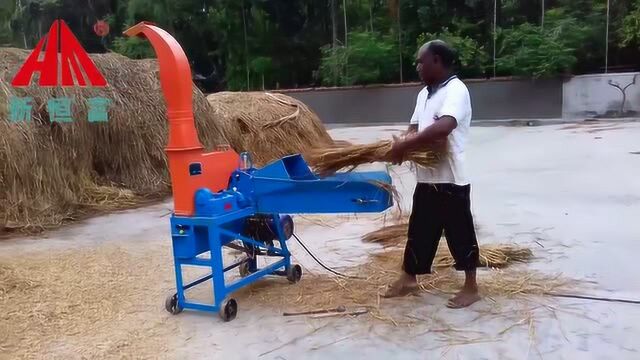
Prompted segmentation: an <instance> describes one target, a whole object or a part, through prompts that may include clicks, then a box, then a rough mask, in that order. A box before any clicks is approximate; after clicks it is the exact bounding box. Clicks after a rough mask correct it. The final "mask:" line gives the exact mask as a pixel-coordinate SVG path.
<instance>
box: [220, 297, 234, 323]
mask: <svg viewBox="0 0 640 360" xmlns="http://www.w3.org/2000/svg"><path fill="white" fill-rule="evenodd" d="M219 314H220V317H221V318H222V320H224V321H225V322H227V321H231V320H233V319H235V318H236V315H238V303H237V302H236V300H235V299H233V298H231V299H225V300H224V301H223V302H222V304H220V312H219Z"/></svg>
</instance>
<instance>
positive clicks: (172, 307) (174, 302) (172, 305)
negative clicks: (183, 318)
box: [164, 294, 182, 315]
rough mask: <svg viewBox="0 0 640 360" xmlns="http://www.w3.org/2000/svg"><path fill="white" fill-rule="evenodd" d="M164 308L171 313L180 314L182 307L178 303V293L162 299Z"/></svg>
mask: <svg viewBox="0 0 640 360" xmlns="http://www.w3.org/2000/svg"><path fill="white" fill-rule="evenodd" d="M164 308H165V309H166V310H167V311H168V312H169V313H170V314H173V315H177V314H180V313H181V312H182V307H181V306H180V305H178V294H173V295H169V296H167V299H166V300H165V301H164Z"/></svg>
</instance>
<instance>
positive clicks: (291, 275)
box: [287, 264, 302, 283]
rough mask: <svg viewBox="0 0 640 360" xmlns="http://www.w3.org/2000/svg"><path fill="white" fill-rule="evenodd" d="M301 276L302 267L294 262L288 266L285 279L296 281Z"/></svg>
mask: <svg viewBox="0 0 640 360" xmlns="http://www.w3.org/2000/svg"><path fill="white" fill-rule="evenodd" d="M301 278H302V267H300V265H298V264H295V265H291V266H290V267H289V270H288V271H287V280H289V282H291V283H297V282H298V281H300V279H301Z"/></svg>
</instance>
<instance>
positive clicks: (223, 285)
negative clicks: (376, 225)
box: [167, 155, 393, 320]
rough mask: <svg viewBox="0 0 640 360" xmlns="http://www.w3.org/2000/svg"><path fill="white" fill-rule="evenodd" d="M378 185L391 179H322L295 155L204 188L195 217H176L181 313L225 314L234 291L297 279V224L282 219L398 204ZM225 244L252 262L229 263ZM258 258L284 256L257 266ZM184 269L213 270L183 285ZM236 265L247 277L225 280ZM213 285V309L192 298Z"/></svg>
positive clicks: (377, 175) (379, 175) (366, 175)
mask: <svg viewBox="0 0 640 360" xmlns="http://www.w3.org/2000/svg"><path fill="white" fill-rule="evenodd" d="M380 183H383V184H390V183H391V177H390V176H389V174H387V173H385V172H360V173H359V172H352V173H340V174H336V175H335V176H331V177H326V178H319V177H317V176H316V175H315V174H314V173H313V172H312V171H311V170H310V169H309V166H308V165H307V163H306V162H305V161H304V159H303V158H302V156H300V155H292V156H287V157H284V158H282V159H280V160H277V161H274V162H272V163H271V164H269V165H267V166H265V167H263V168H261V169H255V168H249V169H242V170H241V169H238V170H237V171H235V172H234V173H233V174H232V176H231V179H230V181H229V187H228V189H227V190H225V191H221V192H218V193H214V192H212V191H210V190H208V189H206V188H205V189H200V190H198V191H197V192H196V194H195V199H194V201H195V215H194V216H193V217H183V216H175V215H174V216H172V217H171V237H172V241H173V254H174V263H175V272H176V288H177V293H176V294H175V295H174V297H175V301H176V304H175V306H176V308H177V309H180V310H181V309H195V310H203V311H212V312H217V311H223V310H224V309H223V302H225V301H226V300H225V299H229V294H230V293H232V292H233V291H235V290H237V289H239V288H241V287H243V286H246V285H249V284H251V283H253V282H255V281H256V280H259V279H260V278H262V277H264V276H266V275H285V276H289V277H291V274H292V265H291V256H290V253H289V250H288V248H287V244H286V241H287V239H288V238H289V237H290V236H291V235H292V233H293V221H292V219H291V217H289V216H285V215H282V214H304V213H325V214H326V213H370V212H382V211H385V210H386V209H388V208H389V207H391V206H392V205H393V199H392V197H391V195H390V194H389V192H387V191H386V190H384V188H382V187H381V186H380ZM224 246H227V247H232V248H235V249H239V250H242V251H244V252H245V254H246V257H245V258H243V259H240V260H239V261H236V262H235V263H233V264H229V265H225V264H224V263H223V254H222V248H223V247H224ZM206 253H209V256H206ZM258 256H271V257H277V258H279V259H278V260H277V261H275V262H273V263H271V264H269V265H266V266H265V267H263V268H258V263H257V258H258ZM185 265H191V266H204V267H207V268H210V269H211V273H210V274H209V275H207V276H204V277H202V278H199V279H197V280H195V281H193V282H190V283H188V284H185V283H183V277H182V267H183V266H185ZM237 267H242V269H241V270H244V271H241V274H243V276H244V277H241V278H239V279H237V280H235V281H233V282H231V283H227V281H226V280H225V277H224V273H225V272H227V271H229V270H231V269H234V268H237ZM208 280H212V281H213V302H212V303H211V304H201V303H194V302H191V301H188V300H187V299H186V297H185V291H186V290H188V289H190V288H191V287H193V286H196V285H198V284H201V283H202V282H205V281H208ZM290 280H292V281H293V280H295V279H291V278H290ZM167 310H169V308H168V309H167ZM221 314H222V313H221ZM234 316H235V315H234ZM223 318H225V317H224V316H223ZM225 320H228V319H226V318H225Z"/></svg>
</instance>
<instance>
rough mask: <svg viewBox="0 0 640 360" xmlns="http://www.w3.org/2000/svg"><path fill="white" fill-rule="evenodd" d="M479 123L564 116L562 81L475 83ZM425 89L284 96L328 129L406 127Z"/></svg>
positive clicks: (344, 90)
mask: <svg viewBox="0 0 640 360" xmlns="http://www.w3.org/2000/svg"><path fill="white" fill-rule="evenodd" d="M465 83H466V84H467V86H468V87H469V91H470V93H471V101H472V103H473V112H474V116H473V119H474V120H487V119H491V120H495V119H549V118H560V117H561V116H562V81H561V80H537V81H532V80H486V81H484V80H483V81H478V80H470V81H465ZM421 88H422V86H421V85H420V84H407V85H388V86H376V87H374V86H371V87H353V88H336V89H331V88H328V89H305V90H289V91H286V90H285V91H282V92H283V93H286V94H287V95H289V96H293V97H295V98H297V99H299V100H301V101H303V102H304V103H305V104H307V105H309V106H310V107H311V108H312V109H313V110H314V111H315V112H317V113H318V115H319V116H320V118H321V119H322V120H323V121H324V122H325V123H328V124H358V123H371V124H375V123H404V122H408V121H409V119H410V118H411V114H412V112H413V109H414V107H415V101H416V95H417V94H418V92H419V91H420V89H421Z"/></svg>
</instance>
